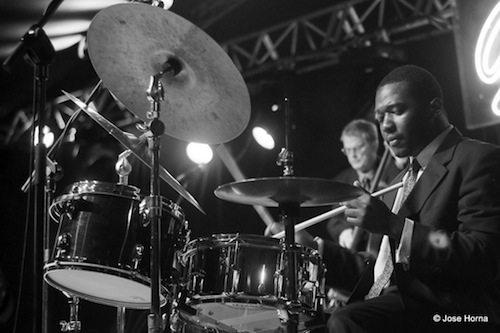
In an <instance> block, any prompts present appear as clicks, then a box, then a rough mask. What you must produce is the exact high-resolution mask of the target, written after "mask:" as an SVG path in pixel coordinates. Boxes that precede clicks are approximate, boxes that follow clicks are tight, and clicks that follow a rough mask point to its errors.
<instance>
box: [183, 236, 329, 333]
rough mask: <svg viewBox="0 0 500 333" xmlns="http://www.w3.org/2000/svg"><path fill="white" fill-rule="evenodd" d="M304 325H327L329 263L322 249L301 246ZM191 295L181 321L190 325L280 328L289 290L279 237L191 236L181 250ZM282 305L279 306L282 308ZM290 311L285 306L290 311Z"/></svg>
mask: <svg viewBox="0 0 500 333" xmlns="http://www.w3.org/2000/svg"><path fill="white" fill-rule="evenodd" d="M294 252H295V255H296V261H297V277H298V280H297V289H296V290H298V293H297V294H298V302H299V303H300V306H299V307H298V308H299V309H298V310H297V311H298V312H299V325H298V328H299V331H302V332H303V331H308V330H312V329H313V328H317V327H321V326H322V325H323V320H322V314H321V311H320V309H321V307H322V304H321V303H322V301H321V299H322V297H323V291H324V269H323V265H322V263H321V260H320V257H319V255H318V253H317V252H316V251H314V250H312V249H309V248H305V247H301V246H297V247H296V250H295V251H294ZM181 262H182V263H183V266H184V272H183V278H184V282H185V288H186V290H187V293H186V294H187V297H186V301H185V303H186V304H185V305H186V306H187V307H188V308H191V310H192V311H183V310H182V306H184V304H181V307H180V310H181V311H179V317H180V321H181V323H183V324H182V325H180V326H181V327H184V328H188V330H187V331H188V332H189V331H196V330H195V329H194V327H197V328H198V329H200V330H201V331H203V330H204V329H205V330H208V331H216V332H278V331H280V330H282V329H283V327H285V326H283V325H282V321H281V319H284V318H283V317H282V316H280V313H281V314H283V312H282V311H281V310H280V309H282V308H283V305H284V304H286V303H287V302H288V301H289V299H288V297H287V295H286V292H285V290H287V289H286V285H285V282H284V281H286V279H285V278H284V274H285V272H286V265H287V260H286V255H285V251H284V245H283V244H282V243H281V242H280V241H279V240H277V239H273V238H268V237H264V236H260V235H241V234H215V235H212V236H211V237H208V238H199V239H196V240H193V241H191V242H189V243H188V244H187V245H186V248H185V250H184V252H183V254H182V258H181ZM277 310H280V311H277ZM285 316H286V312H285Z"/></svg>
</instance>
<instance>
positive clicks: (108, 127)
mask: <svg viewBox="0 0 500 333" xmlns="http://www.w3.org/2000/svg"><path fill="white" fill-rule="evenodd" d="M63 93H64V94H65V95H66V96H67V97H68V98H69V99H70V100H72V101H73V102H74V103H75V104H76V105H77V106H78V107H79V108H80V109H81V110H82V111H84V112H85V113H86V114H87V115H88V116H89V117H90V118H92V119H93V120H94V121H95V122H96V123H98V124H99V125H100V126H101V127H102V128H104V130H105V131H106V132H108V133H109V134H111V136H113V137H114V138H115V139H116V140H118V142H120V143H121V144H122V145H123V146H125V148H127V149H129V150H130V151H131V152H132V153H133V154H134V155H135V156H136V157H137V158H138V159H139V160H141V162H142V163H144V164H145V165H146V166H148V167H149V168H150V169H151V168H152V165H153V163H152V160H151V157H150V155H149V154H148V147H147V144H145V142H144V140H140V139H139V138H137V137H136V136H135V135H133V134H129V133H125V132H123V131H122V130H120V129H119V128H118V127H116V126H115V125H113V124H112V123H111V122H110V121H109V120H107V119H106V118H105V117H104V116H103V115H101V114H100V113H99V112H97V111H96V110H94V109H93V108H92V107H89V106H88V105H87V104H85V103H84V102H83V101H81V100H80V99H78V98H77V97H75V96H73V95H71V94H70V93H68V92H66V91H63ZM159 174H160V178H161V179H163V180H164V181H165V182H166V183H167V184H168V185H170V187H172V188H173V189H174V190H175V191H176V192H177V193H179V194H180V195H181V196H182V197H183V198H184V199H186V200H187V201H188V202H189V203H191V204H192V205H193V206H195V207H196V208H197V209H198V210H199V211H200V212H202V213H203V214H205V212H204V211H203V208H201V206H200V204H199V203H198V202H197V201H196V199H195V198H194V197H193V196H192V195H191V194H190V193H189V192H188V191H187V190H186V189H185V188H184V187H183V186H182V185H181V184H180V183H179V182H178V181H177V179H175V178H174V177H173V176H172V175H171V174H170V173H169V172H168V171H167V170H166V169H165V168H164V167H162V166H161V165H160V168H159Z"/></svg>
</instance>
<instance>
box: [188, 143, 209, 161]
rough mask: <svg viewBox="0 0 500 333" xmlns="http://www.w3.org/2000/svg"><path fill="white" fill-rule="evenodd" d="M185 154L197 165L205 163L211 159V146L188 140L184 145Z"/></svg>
mask: <svg viewBox="0 0 500 333" xmlns="http://www.w3.org/2000/svg"><path fill="white" fill-rule="evenodd" d="M186 154H187V156H188V157H189V159H190V160H191V161H193V162H194V163H196V164H198V165H203V164H207V163H209V162H210V161H211V160H212V157H213V156H214V153H213V151H212V148H210V146H209V145H207V144H205V143H195V142H190V143H189V144H188V145H187V147H186Z"/></svg>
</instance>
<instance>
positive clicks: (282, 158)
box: [276, 97, 300, 333]
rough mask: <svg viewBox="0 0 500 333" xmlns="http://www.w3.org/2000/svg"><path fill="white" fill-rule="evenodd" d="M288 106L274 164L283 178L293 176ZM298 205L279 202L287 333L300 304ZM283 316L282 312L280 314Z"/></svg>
mask: <svg viewBox="0 0 500 333" xmlns="http://www.w3.org/2000/svg"><path fill="white" fill-rule="evenodd" d="M290 127H291V126H290V105H289V100H288V98H286V97H285V148H282V149H281V152H280V153H279V154H278V159H277V161H276V164H277V165H279V166H283V176H285V177H291V176H293V173H294V171H293V152H292V151H290ZM299 208H300V205H299V203H295V202H280V203H279V209H280V221H281V222H282V223H283V224H284V227H285V255H286V262H287V265H286V271H285V276H286V279H285V280H287V283H286V298H287V302H286V305H285V309H286V316H282V318H280V320H281V321H283V322H285V323H286V328H287V332H288V333H297V331H298V324H299V314H298V312H297V310H298V308H299V307H300V303H299V302H298V301H297V289H296V288H297V273H296V272H297V262H296V252H297V251H296V249H295V227H294V226H295V222H296V221H297V218H298V216H299ZM281 313H282V314H283V312H281Z"/></svg>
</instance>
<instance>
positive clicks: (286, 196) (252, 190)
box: [214, 177, 363, 207]
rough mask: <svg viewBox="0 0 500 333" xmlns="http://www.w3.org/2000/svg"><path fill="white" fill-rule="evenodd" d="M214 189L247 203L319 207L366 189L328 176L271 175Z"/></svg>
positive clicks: (225, 198)
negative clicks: (321, 177) (336, 180)
mask: <svg viewBox="0 0 500 333" xmlns="http://www.w3.org/2000/svg"><path fill="white" fill-rule="evenodd" d="M214 193H215V195H216V196H217V197H218V198H219V199H223V200H227V201H232V202H236V203H240V204H246V205H260V206H266V207H278V206H279V205H280V204H299V205H300V206H301V207H315V206H325V205H333V204H335V203H338V202H341V201H346V200H351V199H354V198H356V197H358V196H360V195H361V194H362V193H363V190H362V189H360V188H358V187H355V186H352V185H348V184H344V183H339V182H335V181H332V180H328V179H318V178H307V177H269V178H253V179H246V180H243V181H236V182H232V183H229V184H225V185H221V186H219V187H218V188H217V189H215V192H214Z"/></svg>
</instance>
